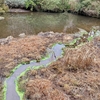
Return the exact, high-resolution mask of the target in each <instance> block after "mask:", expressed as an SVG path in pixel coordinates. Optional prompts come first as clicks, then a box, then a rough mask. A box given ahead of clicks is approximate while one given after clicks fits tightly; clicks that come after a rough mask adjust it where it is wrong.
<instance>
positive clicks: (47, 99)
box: [26, 79, 68, 100]
mask: <svg viewBox="0 0 100 100" xmlns="http://www.w3.org/2000/svg"><path fill="white" fill-rule="evenodd" d="M26 98H27V99H30V100H68V99H67V98H68V96H67V95H65V94H64V93H62V92H61V91H59V90H57V89H55V88H54V87H53V85H52V82H51V81H49V80H47V79H35V80H30V81H29V82H28V84H27V88H26Z"/></svg>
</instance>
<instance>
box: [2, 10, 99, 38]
mask: <svg viewBox="0 0 100 100" xmlns="http://www.w3.org/2000/svg"><path fill="white" fill-rule="evenodd" d="M3 16H4V17H5V19H4V20H0V38H5V37H7V36H9V35H12V36H14V37H17V36H18V35H19V34H21V33H25V34H27V35H31V34H38V33H39V32H41V31H42V32H46V31H54V32H64V33H75V32H77V31H78V28H82V29H85V30H87V31H89V30H90V29H91V28H92V26H100V19H96V18H90V17H85V16H79V15H74V14H70V13H42V12H33V13H30V12H28V13H7V14H5V15H3Z"/></svg>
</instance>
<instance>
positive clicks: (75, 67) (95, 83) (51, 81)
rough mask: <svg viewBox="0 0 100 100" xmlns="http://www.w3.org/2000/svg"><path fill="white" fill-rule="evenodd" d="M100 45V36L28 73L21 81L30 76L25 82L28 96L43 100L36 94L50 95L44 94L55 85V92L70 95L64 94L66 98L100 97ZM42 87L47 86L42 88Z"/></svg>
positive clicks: (79, 99)
mask: <svg viewBox="0 0 100 100" xmlns="http://www.w3.org/2000/svg"><path fill="white" fill-rule="evenodd" d="M99 45H100V37H98V38H96V39H94V41H92V42H90V43H87V44H84V45H83V46H80V47H77V48H70V49H67V48H66V49H65V54H64V57H63V58H60V59H58V60H57V61H56V62H54V63H52V64H51V65H49V66H48V67H47V68H42V69H39V70H31V71H29V72H27V73H26V75H25V76H23V77H21V78H20V80H19V82H21V80H22V78H23V79H24V78H25V79H26V77H27V79H28V82H26V83H25V84H26V88H25V90H26V92H25V97H26V98H29V97H30V100H33V99H32V97H31V96H33V97H34V96H35V97H36V98H37V100H40V99H39V98H38V95H35V94H38V93H39V96H40V97H41V95H42V98H45V97H46V96H47V97H48V94H46V95H43V94H44V93H47V91H49V90H50V88H52V89H51V90H52V91H55V89H56V90H57V91H59V92H61V93H63V94H65V95H66V96H67V97H65V96H63V97H64V99H61V100H100V79H99V77H100V56H99V55H100V46H99ZM29 80H30V81H29ZM42 86H44V87H43V88H42ZM49 86H50V88H49ZM46 87H47V88H46ZM33 91H34V93H33ZM39 91H40V92H39ZM48 93H49V94H51V93H52V92H51V91H49V92H48ZM61 93H60V94H61ZM60 94H59V93H58V95H57V96H58V97H60V98H62V95H60ZM68 97H69V98H68ZM45 100H48V98H46V99H45ZM50 100H60V99H55V96H53V97H52V98H51V99H50Z"/></svg>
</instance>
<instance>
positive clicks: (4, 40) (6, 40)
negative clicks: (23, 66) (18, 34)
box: [0, 36, 14, 45]
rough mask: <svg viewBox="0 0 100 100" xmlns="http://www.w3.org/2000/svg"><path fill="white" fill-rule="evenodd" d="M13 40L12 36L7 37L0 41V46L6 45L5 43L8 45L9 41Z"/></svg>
mask: <svg viewBox="0 0 100 100" xmlns="http://www.w3.org/2000/svg"><path fill="white" fill-rule="evenodd" d="M13 38H14V37H13V36H8V37H7V38H3V39H0V44H1V45H4V44H7V43H9V42H10V41H12V40H13Z"/></svg>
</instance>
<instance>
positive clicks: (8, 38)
mask: <svg viewBox="0 0 100 100" xmlns="http://www.w3.org/2000/svg"><path fill="white" fill-rule="evenodd" d="M13 38H14V37H13V36H8V37H7V38H6V39H5V40H7V41H11V40H13Z"/></svg>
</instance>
